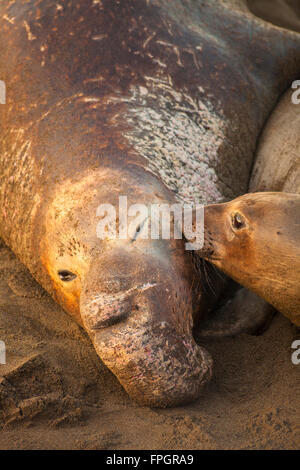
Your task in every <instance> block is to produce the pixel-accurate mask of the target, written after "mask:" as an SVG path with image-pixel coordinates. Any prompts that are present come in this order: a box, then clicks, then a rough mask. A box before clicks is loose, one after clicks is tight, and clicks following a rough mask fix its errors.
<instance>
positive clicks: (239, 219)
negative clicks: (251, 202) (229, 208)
mask: <svg viewBox="0 0 300 470" xmlns="http://www.w3.org/2000/svg"><path fill="white" fill-rule="evenodd" d="M245 225H246V222H245V219H244V217H243V216H242V215H241V214H239V213H238V212H236V213H235V214H233V215H232V226H233V228H234V229H235V230H241V229H242V228H244V227H245Z"/></svg>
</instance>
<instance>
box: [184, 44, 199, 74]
mask: <svg viewBox="0 0 300 470" xmlns="http://www.w3.org/2000/svg"><path fill="white" fill-rule="evenodd" d="M183 50H184V51H185V52H187V53H188V54H191V55H192V56H193V60H194V64H195V67H196V68H197V69H198V70H200V66H199V62H198V59H197V56H196V54H195V51H194V50H193V49H183Z"/></svg>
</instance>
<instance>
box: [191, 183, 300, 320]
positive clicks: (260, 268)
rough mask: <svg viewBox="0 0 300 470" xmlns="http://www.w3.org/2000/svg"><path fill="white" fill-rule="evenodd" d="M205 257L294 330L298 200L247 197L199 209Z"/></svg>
mask: <svg viewBox="0 0 300 470" xmlns="http://www.w3.org/2000/svg"><path fill="white" fill-rule="evenodd" d="M205 229H206V232H205V244H204V247H203V250H200V251H199V253H198V254H200V255H203V256H205V258H206V259H207V260H209V261H211V262H212V263H213V264H214V265H216V266H217V267H218V268H219V269H221V270H222V271H224V272H225V273H226V274H228V275H229V276H230V277H232V278H233V279H234V280H235V281H237V282H239V283H240V284H242V285H243V286H245V287H247V288H248V289H250V290H252V291H253V292H255V293H256V294H258V295H259V296H261V297H262V298H264V299H265V300H267V301H268V302H269V303H270V304H271V305H273V306H274V307H275V308H276V309H277V310H278V311H280V312H282V313H283V314H285V315H286V316H287V317H288V318H289V319H290V320H291V321H292V322H293V323H295V324H296V325H297V326H300V195H297V194H288V193H268V192H263V193H252V194H251V193H250V194H246V195H244V196H241V197H239V198H237V199H234V200H233V201H231V202H228V203H225V204H213V205H210V206H207V207H206V208H205Z"/></svg>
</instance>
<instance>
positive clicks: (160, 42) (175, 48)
mask: <svg viewBox="0 0 300 470" xmlns="http://www.w3.org/2000/svg"><path fill="white" fill-rule="evenodd" d="M156 42H157V43H158V44H161V45H163V46H166V47H170V48H171V49H173V51H174V52H175V54H176V57H177V65H179V66H180V67H184V65H183V63H182V61H181V57H180V51H179V49H178V47H177V46H175V45H174V44H171V43H169V42H165V41H161V40H159V41H156Z"/></svg>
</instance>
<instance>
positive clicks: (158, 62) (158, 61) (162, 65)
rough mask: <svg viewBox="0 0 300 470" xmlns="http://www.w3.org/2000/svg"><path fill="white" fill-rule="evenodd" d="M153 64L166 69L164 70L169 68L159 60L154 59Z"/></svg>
mask: <svg viewBox="0 0 300 470" xmlns="http://www.w3.org/2000/svg"><path fill="white" fill-rule="evenodd" d="M153 62H155V63H156V64H158V65H160V66H161V67H164V68H166V67H167V65H166V64H164V63H163V62H162V61H161V60H159V59H153Z"/></svg>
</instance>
